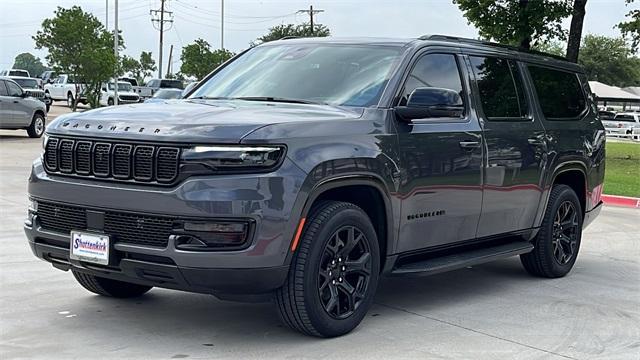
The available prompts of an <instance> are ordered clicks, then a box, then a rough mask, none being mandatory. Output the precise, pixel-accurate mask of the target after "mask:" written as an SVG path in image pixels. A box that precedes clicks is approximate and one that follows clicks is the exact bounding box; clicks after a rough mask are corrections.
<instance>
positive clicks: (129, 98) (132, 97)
mask: <svg viewBox="0 0 640 360" xmlns="http://www.w3.org/2000/svg"><path fill="white" fill-rule="evenodd" d="M118 97H119V98H120V100H124V101H138V99H140V98H139V97H137V96H136V95H118Z"/></svg>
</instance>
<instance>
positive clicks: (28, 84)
mask: <svg viewBox="0 0 640 360" xmlns="http://www.w3.org/2000/svg"><path fill="white" fill-rule="evenodd" d="M13 81H15V82H17V83H18V85H20V86H22V87H23V88H25V89H37V88H38V81H36V80H34V79H13Z"/></svg>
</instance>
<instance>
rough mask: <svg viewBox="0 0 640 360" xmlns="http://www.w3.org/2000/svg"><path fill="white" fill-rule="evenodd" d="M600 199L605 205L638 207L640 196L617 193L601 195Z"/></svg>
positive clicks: (639, 206)
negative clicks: (618, 194)
mask: <svg viewBox="0 0 640 360" xmlns="http://www.w3.org/2000/svg"><path fill="white" fill-rule="evenodd" d="M602 201H603V202H604V203H605V204H607V205H614V206H624V207H632V208H640V198H635V197H629V196H617V195H604V194H603V195H602Z"/></svg>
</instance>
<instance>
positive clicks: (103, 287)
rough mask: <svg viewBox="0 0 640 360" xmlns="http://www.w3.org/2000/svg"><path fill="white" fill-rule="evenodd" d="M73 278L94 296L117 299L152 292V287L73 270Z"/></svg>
mask: <svg viewBox="0 0 640 360" xmlns="http://www.w3.org/2000/svg"><path fill="white" fill-rule="evenodd" d="M71 272H72V273H73V276H74V277H75V278H76V280H77V281H78V283H79V284H80V285H82V287H83V288H85V289H87V290H89V291H91V292H92V293H94V294H98V295H102V296H109V297H115V298H122V299H125V298H132V297H138V296H142V295H143V294H145V293H146V292H147V291H149V290H151V286H144V285H138V284H131V283H128V282H124V281H117V280H112V279H107V278H103V277H99V276H94V275H89V274H85V273H81V272H77V271H74V270H72V271H71Z"/></svg>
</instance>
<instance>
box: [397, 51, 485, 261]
mask: <svg viewBox="0 0 640 360" xmlns="http://www.w3.org/2000/svg"><path fill="white" fill-rule="evenodd" d="M462 60H463V59H462V58H461V57H460V56H459V55H457V54H454V53H447V52H430V53H426V54H423V55H421V56H420V57H419V58H418V59H417V60H416V61H415V63H414V64H413V66H412V68H411V70H410V73H409V76H408V78H407V79H406V81H405V83H404V86H403V89H402V91H401V93H400V96H399V105H404V104H405V103H406V101H407V99H408V96H409V95H410V94H411V92H412V91H413V90H414V89H416V88H418V87H437V88H445V89H451V90H454V91H456V92H457V93H459V94H460V95H461V97H462V99H463V102H464V104H465V112H464V114H463V116H461V117H459V118H443V117H438V118H428V119H417V120H413V121H412V122H411V123H407V122H403V121H398V138H399V153H400V161H401V164H400V165H401V186H400V189H399V190H400V191H399V193H398V194H397V196H398V197H400V198H401V199H402V210H401V220H400V234H399V239H400V242H399V245H398V249H399V251H401V252H403V251H411V250H418V249H424V248H428V247H434V246H439V245H444V244H451V243H456V242H460V241H465V240H470V239H473V238H474V237H475V233H476V227H477V225H478V219H479V216H480V209H481V203H482V191H481V190H482V189H481V185H482V177H481V170H482V146H481V145H482V133H481V129H480V125H479V123H478V121H477V119H476V118H475V117H474V116H473V114H472V112H471V111H469V110H470V106H469V95H470V94H469V91H468V89H469V79H468V75H466V74H467V71H466V70H464V69H465V67H464V66H461V65H463V62H462ZM461 74H465V75H464V76H461Z"/></svg>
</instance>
